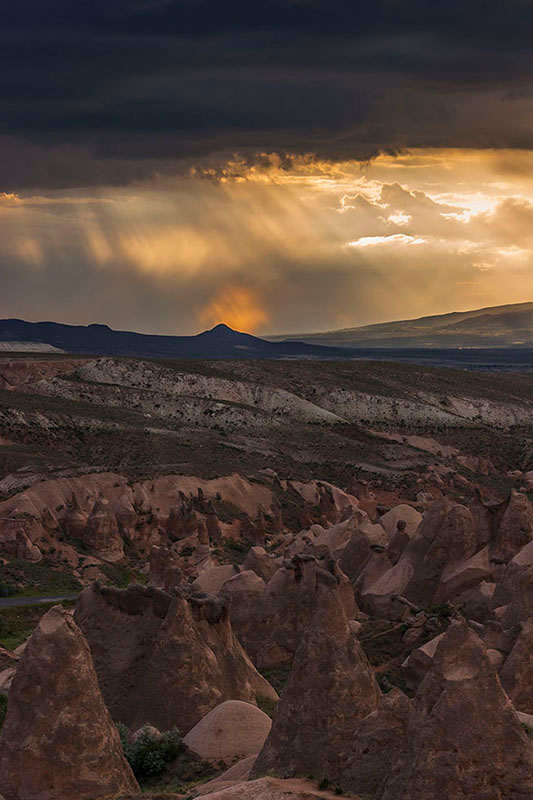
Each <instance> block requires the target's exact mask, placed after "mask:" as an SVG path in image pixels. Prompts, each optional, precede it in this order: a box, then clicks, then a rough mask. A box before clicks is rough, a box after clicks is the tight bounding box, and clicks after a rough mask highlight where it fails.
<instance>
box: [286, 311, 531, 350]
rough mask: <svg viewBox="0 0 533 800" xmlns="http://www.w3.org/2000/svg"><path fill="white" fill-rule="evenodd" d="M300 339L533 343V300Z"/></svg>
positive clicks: (348, 343)
mask: <svg viewBox="0 0 533 800" xmlns="http://www.w3.org/2000/svg"><path fill="white" fill-rule="evenodd" d="M287 338H288V337H287V335H285V336H276V337H271V340H272V341H283V340H285V339H287ZM298 339H299V340H300V341H303V342H307V343H309V344H322V345H328V346H330V347H344V348H372V347H379V348H398V347H406V348H409V347H415V348H420V347H422V348H457V347H483V348H494V347H533V303H517V304H515V305H507V306H494V307H492V308H480V309H477V310H475V311H460V312H453V313H451V314H439V315H437V316H431V317H420V318H419V319H407V320H400V321H398V322H384V323H380V324H378V325H365V326H364V327H360V328H343V329H342V330H338V331H326V332H324V333H307V334H298Z"/></svg>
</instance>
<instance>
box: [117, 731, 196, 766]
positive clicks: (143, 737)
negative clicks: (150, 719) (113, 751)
mask: <svg viewBox="0 0 533 800" xmlns="http://www.w3.org/2000/svg"><path fill="white" fill-rule="evenodd" d="M118 732H119V734H120V741H121V744H122V750H123V751H124V756H125V758H126V761H127V762H128V763H129V765H130V767H131V768H132V770H133V773H134V775H135V777H136V778H138V779H139V780H142V779H143V778H153V777H154V776H155V775H161V773H162V772H164V771H165V769H166V766H167V764H169V763H170V762H171V761H173V760H174V759H175V758H176V757H177V756H178V755H179V754H180V753H181V752H182V750H183V743H182V741H181V737H180V734H179V731H178V729H177V728H173V730H171V731H166V733H163V734H161V736H160V737H157V736H152V734H151V733H150V732H149V730H148V729H147V728H143V730H142V731H141V733H140V734H139V736H138V737H137V739H136V741H135V742H132V741H131V740H130V738H129V731H128V728H127V727H126V726H125V725H123V724H121V723H119V725H118Z"/></svg>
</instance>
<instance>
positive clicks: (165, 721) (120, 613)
mask: <svg viewBox="0 0 533 800" xmlns="http://www.w3.org/2000/svg"><path fill="white" fill-rule="evenodd" d="M75 618H76V621H77V623H78V624H79V626H80V628H81V629H82V631H83V632H84V634H85V636H86V637H87V640H88V642H89V645H90V648H91V652H92V655H93V660H94V664H95V667H96V672H97V675H98V680H99V683H100V686H101V689H102V693H103V695H104V697H105V699H106V703H107V705H108V707H109V709H110V711H111V713H112V715H113V718H114V719H116V720H120V721H121V722H124V723H126V724H127V725H128V726H129V727H130V728H131V729H132V730H135V729H137V728H139V727H141V726H142V725H144V724H151V725H154V726H155V727H156V728H158V729H159V730H161V731H164V730H168V729H170V728H173V727H176V726H177V727H178V728H179V729H180V731H181V732H182V733H187V732H188V731H189V730H190V729H191V728H192V727H193V726H194V725H196V723H197V722H199V721H200V720H201V719H202V717H204V716H205V715H206V714H207V713H208V712H209V711H210V710H211V709H212V708H214V707H215V706H217V705H219V703H221V702H223V701H224V700H244V701H246V702H251V703H255V702H256V697H257V696H258V695H262V696H265V697H267V698H269V699H271V700H274V701H275V700H277V694H276V692H275V691H274V690H273V689H272V687H271V686H270V684H269V683H268V682H267V681H266V680H265V679H264V678H263V677H262V676H261V675H260V674H259V673H258V672H257V671H256V669H255V668H254V666H253V665H252V663H251V662H250V660H249V658H248V657H247V655H246V653H245V652H244V650H243V649H242V647H241V645H240V644H239V642H238V641H237V639H236V637H235V636H234V634H233V631H232V628H231V624H230V621H229V616H228V610H227V607H226V606H225V605H224V603H223V602H222V601H220V600H218V599H216V598H213V597H209V596H207V595H203V596H198V597H193V598H189V599H187V598H185V596H183V595H182V594H178V595H177V596H175V597H171V596H170V595H168V594H167V593H166V592H164V591H161V590H158V589H155V588H153V587H144V586H132V587H130V588H129V589H126V590H120V589H107V588H104V587H101V586H100V585H99V584H98V583H95V584H93V586H92V587H90V588H88V589H86V590H85V591H84V592H83V593H82V595H81V596H80V599H79V601H78V605H77V607H76V612H75Z"/></svg>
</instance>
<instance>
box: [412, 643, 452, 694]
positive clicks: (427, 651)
mask: <svg viewBox="0 0 533 800" xmlns="http://www.w3.org/2000/svg"><path fill="white" fill-rule="evenodd" d="M443 636H444V634H443V633H441V634H439V635H438V636H435V637H434V638H433V639H430V641H429V642H426V644H424V645H422V647H417V648H415V649H414V650H412V651H411V653H410V654H409V655H408V656H407V658H406V659H405V661H404V662H403V664H402V672H403V675H404V678H405V682H406V684H407V686H408V687H409V689H416V688H417V687H418V685H419V684H420V683H421V681H422V679H423V678H424V677H425V675H426V673H427V672H428V670H429V669H430V667H431V665H432V664H433V659H434V657H435V653H436V652H437V647H438V645H439V642H440V641H441V639H442V637H443Z"/></svg>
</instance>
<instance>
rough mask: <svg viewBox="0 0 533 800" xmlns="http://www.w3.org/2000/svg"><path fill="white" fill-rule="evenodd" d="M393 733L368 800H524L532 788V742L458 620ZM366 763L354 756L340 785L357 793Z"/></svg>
mask: <svg viewBox="0 0 533 800" xmlns="http://www.w3.org/2000/svg"><path fill="white" fill-rule="evenodd" d="M365 722H366V721H365ZM365 722H363V723H362V728H363V727H364V725H365ZM362 728H361V729H360V731H361V732H362ZM359 735H360V734H358V736H359ZM399 735H400V736H403V738H404V745H403V746H402V748H401V750H400V753H399V755H398V757H397V758H396V760H395V763H394V764H392V766H391V768H390V770H389V771H388V772H385V773H384V775H383V778H382V780H381V781H380V783H379V786H374V787H373V788H374V789H375V791H374V793H373V794H370V797H371V798H372V800H418V799H419V798H422V797H423V798H424V800H441V799H442V798H443V797H445V798H447V800H489V798H490V800H492V798H494V800H504V798H505V800H525V798H527V797H530V796H531V794H532V792H533V747H532V744H531V741H530V740H529V738H528V736H527V734H526V732H525V730H524V729H523V726H522V724H521V723H520V720H519V719H518V716H517V714H516V711H515V710H514V708H513V706H512V705H511V702H510V700H509V698H508V697H507V695H506V694H505V692H504V691H503V689H502V687H501V684H500V681H499V680H498V677H497V675H496V673H495V671H494V669H493V667H492V665H491V663H490V661H489V659H488V658H487V655H486V653H485V649H484V647H483V644H482V642H481V641H480V639H479V638H478V637H477V636H476V634H475V633H474V632H473V631H472V630H471V629H470V628H469V627H468V625H467V624H466V623H465V622H464V621H462V620H458V621H456V622H454V623H453V624H452V625H451V626H450V627H449V628H448V630H447V632H446V633H445V634H444V636H443V637H442V639H441V640H440V642H439V644H438V647H437V650H436V652H435V655H434V657H433V663H432V665H431V668H430V669H429V670H428V672H427V674H426V676H425V678H424V679H423V680H422V683H421V684H420V687H419V689H418V692H417V694H416V697H415V699H414V700H413V702H412V707H411V709H410V711H409V714H408V716H407V718H406V720H405V732H404V733H403V734H401V733H400V734H399ZM364 767H365V762H364V760H363V761H362V762H361V763H360V766H358V763H357V760H356V759H354V761H353V762H352V764H351V767H350V769H349V770H347V771H346V774H345V775H344V783H343V785H345V786H346V788H348V789H350V790H351V791H354V792H357V793H359V792H360V793H361V794H363V792H364V791H365V787H366V788H368V786H367V779H368V771H367V770H365V769H364ZM367 796H368V795H367Z"/></svg>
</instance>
